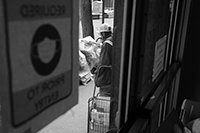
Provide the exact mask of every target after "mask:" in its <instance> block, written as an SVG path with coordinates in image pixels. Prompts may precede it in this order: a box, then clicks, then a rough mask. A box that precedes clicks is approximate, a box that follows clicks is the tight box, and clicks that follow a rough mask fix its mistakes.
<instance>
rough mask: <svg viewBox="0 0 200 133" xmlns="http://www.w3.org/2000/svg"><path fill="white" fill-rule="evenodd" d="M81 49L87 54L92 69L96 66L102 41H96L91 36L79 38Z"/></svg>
mask: <svg viewBox="0 0 200 133" xmlns="http://www.w3.org/2000/svg"><path fill="white" fill-rule="evenodd" d="M79 50H80V51H81V52H82V53H83V54H84V55H85V57H86V61H87V63H88V66H89V68H90V70H91V69H92V68H93V67H96V65H97V63H98V62H99V55H100V52H101V45H100V43H97V42H95V40H94V39H93V38H92V37H91V36H87V37H85V38H83V39H80V40H79Z"/></svg>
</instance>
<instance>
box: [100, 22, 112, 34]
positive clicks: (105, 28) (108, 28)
mask: <svg viewBox="0 0 200 133" xmlns="http://www.w3.org/2000/svg"><path fill="white" fill-rule="evenodd" d="M98 31H99V32H100V33H101V32H109V31H111V32H112V27H111V26H110V25H109V24H107V23H103V24H101V25H100V26H99V29H98Z"/></svg>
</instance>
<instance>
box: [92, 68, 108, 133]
mask: <svg viewBox="0 0 200 133" xmlns="http://www.w3.org/2000/svg"><path fill="white" fill-rule="evenodd" d="M105 69H107V70H110V71H111V66H102V67H100V68H99V72H100V71H101V70H102V71H103V70H105ZM96 76H98V73H97V74H96ZM99 87H104V88H106V87H111V84H107V85H103V86H99V85H96V84H95V86H94V92H93V96H92V97H91V98H89V99H88V133H106V132H107V131H108V130H109V123H110V102H111V99H110V96H108V95H106V94H103V93H99Z"/></svg>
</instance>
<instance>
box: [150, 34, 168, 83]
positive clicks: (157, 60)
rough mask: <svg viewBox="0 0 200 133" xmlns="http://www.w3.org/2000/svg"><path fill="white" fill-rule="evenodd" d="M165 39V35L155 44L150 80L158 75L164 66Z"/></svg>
mask: <svg viewBox="0 0 200 133" xmlns="http://www.w3.org/2000/svg"><path fill="white" fill-rule="evenodd" d="M166 39H167V35H165V36H164V37H162V38H161V39H159V40H158V41H157V42H156V45H155V55H154V66H153V75H152V82H153V81H154V80H155V79H156V78H157V77H158V75H159V74H160V72H161V71H162V70H163V68H164V57H165V47H166Z"/></svg>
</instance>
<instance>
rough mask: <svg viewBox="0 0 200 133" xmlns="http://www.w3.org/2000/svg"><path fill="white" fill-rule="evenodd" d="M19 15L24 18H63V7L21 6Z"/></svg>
mask: <svg viewBox="0 0 200 133" xmlns="http://www.w3.org/2000/svg"><path fill="white" fill-rule="evenodd" d="M19 10H20V14H21V16H22V17H25V18H33V17H53V16H64V15H65V6H64V5H22V6H21V7H20V9H19Z"/></svg>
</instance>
